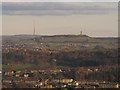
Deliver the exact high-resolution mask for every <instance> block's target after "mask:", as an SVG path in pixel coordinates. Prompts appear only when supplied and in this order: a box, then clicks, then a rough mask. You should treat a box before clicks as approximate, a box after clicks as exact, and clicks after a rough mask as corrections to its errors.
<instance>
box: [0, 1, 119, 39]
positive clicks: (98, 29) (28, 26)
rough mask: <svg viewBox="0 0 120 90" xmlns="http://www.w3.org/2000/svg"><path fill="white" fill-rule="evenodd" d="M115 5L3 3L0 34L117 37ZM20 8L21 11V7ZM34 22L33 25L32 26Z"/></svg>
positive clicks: (108, 3)
mask: <svg viewBox="0 0 120 90" xmlns="http://www.w3.org/2000/svg"><path fill="white" fill-rule="evenodd" d="M117 5H118V3H115V2H114V3H110V2H104V3H97V2H93V3H89V2H86V3H82V2H80V3H75V2H74V3H73V2H72V3H70V2H66V3H65V2H54V3H52V2H47V3H45V2H39V3H35V2H29V3H27V2H26V3H21V2H16V3H15V2H14V3H12V2H11V3H9V2H7V3H3V5H2V33H1V34H3V35H20V34H28V35H32V34H33V32H34V28H35V30H36V31H35V32H36V34H38V35H64V34H65V35H66V34H75V35H78V34H79V32H80V31H83V33H84V34H87V35H89V36H95V37H118V7H117ZM21 7H22V8H21ZM34 23H35V25H34Z"/></svg>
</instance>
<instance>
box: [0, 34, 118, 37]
mask: <svg viewBox="0 0 120 90" xmlns="http://www.w3.org/2000/svg"><path fill="white" fill-rule="evenodd" d="M67 35H75V36H80V34H51V35H50V34H44V35H39V34H35V35H33V34H11V35H10V34H9V35H0V36H67ZM83 35H86V36H89V37H106V38H107V37H110V38H112V37H115V38H117V37H119V36H90V35H87V34H83Z"/></svg>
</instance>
